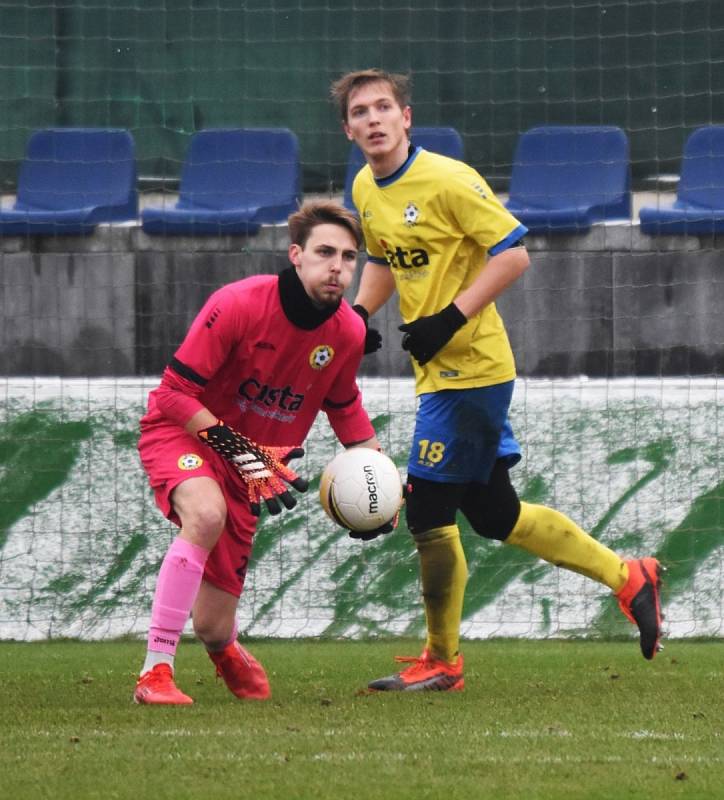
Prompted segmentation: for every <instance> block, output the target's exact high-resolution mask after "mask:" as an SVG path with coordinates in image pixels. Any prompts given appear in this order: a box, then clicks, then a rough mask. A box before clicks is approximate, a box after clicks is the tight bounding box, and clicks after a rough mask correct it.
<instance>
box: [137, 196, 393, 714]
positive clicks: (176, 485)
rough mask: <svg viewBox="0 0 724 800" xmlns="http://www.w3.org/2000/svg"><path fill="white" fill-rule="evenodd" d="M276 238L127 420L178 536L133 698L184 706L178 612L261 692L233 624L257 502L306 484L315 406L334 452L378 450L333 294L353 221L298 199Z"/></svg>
mask: <svg viewBox="0 0 724 800" xmlns="http://www.w3.org/2000/svg"><path fill="white" fill-rule="evenodd" d="M289 236H290V240H291V245H290V247H289V260H290V262H291V266H290V267H289V268H288V269H286V270H284V271H283V272H282V273H281V274H280V275H278V276H277V275H258V276H254V277H251V278H246V279H244V280H240V281H238V282H236V283H231V284H228V285H226V286H223V287H222V288H221V289H219V290H218V291H216V292H215V293H214V294H212V295H211V297H210V298H209V300H208V301H207V302H206V304H205V306H204V307H203V309H202V310H201V312H200V313H199V315H198V316H197V317H196V319H195V320H194V322H193V324H192V325H191V328H190V329H189V332H188V334H187V335H186V338H185V340H184V342H183V343H182V344H181V346H180V347H179V349H178V350H177V351H176V353H175V355H174V357H173V358H172V359H171V362H170V364H169V365H168V366H167V368H166V369H165V371H164V374H163V378H162V380H161V384H160V386H159V387H158V388H157V389H156V390H154V391H153V392H151V394H150V396H149V403H148V411H147V413H146V415H145V416H144V417H143V419H142V420H141V437H140V440H139V445H138V447H139V452H140V455H141V461H142V463H143V467H144V469H145V470H146V472H147V474H148V477H149V481H150V483H151V487H152V488H153V491H154V493H155V498H156V503H157V505H158V506H159V508H160V509H161V511H162V512H163V513H164V514H165V515H166V516H167V517H168V518H169V519H170V520H172V521H173V522H174V523H175V524H177V525H178V526H179V527H180V532H179V534H178V536H177V537H176V539H174V541H173V542H172V543H171V545H170V547H169V549H168V551H167V553H166V555H165V557H164V559H163V562H162V564H161V569H160V571H159V575H158V581H157V585H156V590H155V594H154V599H153V606H152V610H151V625H150V629H149V634H148V650H147V654H146V660H145V663H144V665H143V668H142V669H141V674H140V677H139V679H138V683H137V684H136V689H135V692H134V700H135V701H136V702H137V703H144V704H152V705H189V704H191V703H192V702H193V700H192V699H191V698H190V697H189V696H188V695H186V694H184V693H183V692H182V691H181V690H180V689H178V687H177V686H176V684H175V682H174V656H175V653H176V648H177V645H178V642H179V638H180V636H181V632H182V631H183V628H184V626H185V624H186V622H187V620H188V618H189V615H191V616H192V618H193V626H194V631H195V633H196V635H197V636H198V637H199V639H200V640H201V641H202V642H203V644H204V645H205V647H206V649H207V651H208V653H209V657H210V658H211V660H212V662H213V663H214V665H215V667H216V671H217V673H218V674H219V675H220V676H221V677H222V678H223V679H224V681H225V683H226V685H227V686H228V688H229V689H230V691H231V692H232V693H233V694H234V695H236V696H237V697H239V698H248V699H259V700H263V699H266V698H267V697H269V696H270V689H269V682H268V680H267V677H266V674H265V672H264V669H263V667H262V666H261V664H259V662H258V661H256V659H255V658H254V657H253V656H252V655H251V654H250V653H249V652H248V651H247V650H245V649H244V648H243V647H241V645H240V644H239V643H238V642H237V628H236V608H237V605H238V602H239V597H240V595H241V592H242V590H243V588H244V578H245V575H246V570H247V566H248V564H249V559H250V557H251V552H252V542H253V536H254V532H255V529H256V523H257V518H258V516H259V514H260V511H261V504H262V501H263V502H264V503H265V504H266V506H267V509H268V511H269V512H270V513H271V514H277V513H279V512H280V511H281V510H282V506H284V507H286V508H287V509H291V508H293V507H294V505H296V500H295V498H294V496H293V495H292V493H291V491H290V487H291V488H293V489H295V490H297V491H300V492H303V491H305V490H306V488H307V482H306V481H305V480H304V479H303V478H300V477H299V476H298V475H297V474H296V473H295V472H294V471H293V470H292V469H291V468H290V467H289V466H288V465H287V461H288V460H289V459H290V458H295V457H297V456H300V455H303V453H304V451H303V450H302V449H301V447H300V446H301V444H302V443H303V441H304V439H305V437H306V435H307V433H308V432H309V429H310V428H311V426H312V423H313V422H314V420H315V418H316V416H317V413H318V412H319V411H320V410H324V411H325V412H326V414H327V416H328V418H329V422H330V424H331V426H332V428H333V430H334V432H335V434H336V435H337V437H338V439H339V440H340V442H341V443H342V444H343V445H345V446H346V447H350V446H354V445H362V446H368V447H375V448H377V447H378V446H379V445H378V442H377V439H376V437H375V433H374V429H373V427H372V425H371V423H370V420H369V417H368V416H367V413H366V412H365V410H364V408H363V407H362V401H361V396H360V392H359V389H358V387H357V383H356V373H357V369H358V367H359V363H360V360H361V358H362V354H363V349H364V347H365V337H366V335H367V336H368V337H369V335H370V334H366V325H365V321H364V320H363V318H362V317H360V316H359V314H358V313H355V311H354V310H353V309H352V308H351V307H350V306H349V305H348V304H347V303H346V301H344V300H343V297H342V295H343V292H344V291H345V289H346V288H347V287H348V286H349V285H350V283H351V281H352V278H353V275H354V271H355V266H356V260H357V252H358V250H359V248H360V247H361V243H362V235H361V230H360V227H359V223H358V222H357V219H356V218H355V216H354V215H353V214H351V213H350V212H349V211H347V210H346V209H345V208H343V207H342V206H340V205H338V204H337V203H332V202H329V201H319V202H314V203H307V204H305V205H304V206H302V208H301V209H300V210H299V211H297V212H296V213H294V214H292V215H291V216H290V217H289ZM390 529H391V526H390Z"/></svg>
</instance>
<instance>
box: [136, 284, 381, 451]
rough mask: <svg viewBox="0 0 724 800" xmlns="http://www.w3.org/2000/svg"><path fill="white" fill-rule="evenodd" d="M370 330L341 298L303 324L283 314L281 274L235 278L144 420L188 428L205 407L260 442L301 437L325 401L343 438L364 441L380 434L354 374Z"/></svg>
mask: <svg viewBox="0 0 724 800" xmlns="http://www.w3.org/2000/svg"><path fill="white" fill-rule="evenodd" d="M364 338H365V326H364V323H363V322H362V320H361V318H360V317H359V316H358V315H357V314H356V313H355V312H354V311H353V310H352V309H351V308H350V306H349V304H348V303H347V302H346V301H344V300H343V301H342V303H341V305H340V306H339V308H338V309H337V311H336V312H335V313H334V314H332V316H331V317H329V318H328V319H327V320H326V321H324V322H322V323H321V324H320V325H319V326H318V327H316V328H314V329H312V330H305V329H302V328H299V327H297V326H295V325H294V324H292V322H290V321H289V319H288V318H287V316H286V314H285V313H284V310H283V308H282V304H281V301H280V298H279V278H278V277H277V276H275V275H259V276H255V277H251V278H246V279H244V280H241V281H237V282H236V283H231V284H228V285H226V286H223V287H222V288H221V289H219V290H218V291H216V292H214V294H212V295H211V297H210V298H209V299H208V301H207V302H206V304H205V305H204V307H203V308H202V310H201V312H200V313H199V315H198V316H197V317H196V319H195V320H194V322H193V324H192V325H191V328H190V329H189V332H188V334H187V336H186V338H185V339H184V341H183V343H182V344H181V346H180V347H179V349H178V350H177V351H176V354H175V356H174V358H173V360H172V361H171V364H170V365H169V366H168V367H167V368H166V370H165V371H164V375H163V379H162V381H161V385H160V386H159V387H158V389H156V390H154V391H153V392H151V394H150V395H149V403H148V412H147V414H146V415H145V416H144V417H143V419H142V420H141V427H142V429H149V428H150V427H152V426H155V425H166V424H169V423H172V424H175V425H179V426H181V427H183V426H184V425H185V424H186V423H187V422H188V420H189V419H191V417H192V416H193V415H194V414H195V413H196V412H197V411H198V410H200V409H201V408H202V407H203V406H206V408H208V409H209V410H210V411H211V412H212V413H213V414H215V415H216V416H217V417H218V418H219V419H222V420H224V421H225V422H226V423H227V424H229V425H231V426H232V427H233V428H235V429H236V430H237V431H239V432H240V433H242V434H244V435H246V436H248V437H249V438H250V439H253V440H254V441H255V442H258V443H259V444H265V445H300V444H302V442H303V441H304V439H305V437H306V435H307V433H308V432H309V429H310V428H311V426H312V423H313V422H314V419H315V417H316V415H317V413H318V411H319V410H320V409H323V410H324V411H325V412H326V413H327V415H328V417H329V421H330V424H331V425H332V428H333V429H334V432H335V433H336V435H337V437H338V438H339V440H340V441H341V442H342V443H343V444H352V443H355V442H360V441H364V440H365V439H369V438H370V437H372V436H374V429H373V428H372V425H371V423H370V421H369V417H368V416H367V413H366V412H365V410H364V408H363V407H362V401H361V396H360V392H359V389H358V387H357V383H356V374H357V369H358V367H359V363H360V360H361V358H362V350H363V343H364Z"/></svg>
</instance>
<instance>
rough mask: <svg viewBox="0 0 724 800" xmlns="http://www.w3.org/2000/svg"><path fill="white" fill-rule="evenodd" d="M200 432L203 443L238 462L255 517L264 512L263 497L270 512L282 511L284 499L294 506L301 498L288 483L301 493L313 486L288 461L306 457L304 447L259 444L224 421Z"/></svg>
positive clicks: (228, 459)
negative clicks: (280, 502) (289, 465)
mask: <svg viewBox="0 0 724 800" xmlns="http://www.w3.org/2000/svg"><path fill="white" fill-rule="evenodd" d="M198 435H199V438H200V439H201V440H202V441H203V442H206V444H208V445H209V447H211V448H212V449H214V450H216V452H217V453H219V455H221V456H223V457H224V458H225V459H226V460H227V461H229V462H230V463H231V464H233V465H234V467H235V468H236V471H237V472H238V473H239V475H240V477H241V479H242V480H243V481H244V483H245V484H246V487H247V490H248V493H249V505H250V507H251V513H252V514H253V515H254V516H255V517H258V516H259V515H260V514H261V501H262V500H263V501H264V502H265V503H266V507H267V509H268V511H269V513H270V514H279V513H280V512H281V510H282V509H281V506H280V505H279V501H280V500H281V501H282V503H283V504H284V507H285V508H294V506H295V505H296V504H297V501H296V499H295V498H294V497H293V496H292V494H291V492H290V491H289V489H288V488H287V487H286V484H285V482H286V483H288V484H290V485H291V486H293V487H294V488H295V489H296V490H297V491H298V492H306V491H307V488H308V487H309V483H308V482H307V481H306V480H305V479H304V478H300V477H299V475H297V473H296V472H294V470H292V469H290V468H289V467H288V466H287V465H286V464H285V463H284V461H285V460H287V459H290V458H299V456H303V455H304V450H303V449H302V448H301V447H267V446H265V445H261V444H256V442H253V441H252V440H251V439H248V438H247V437H246V436H242V435H241V434H240V433H238V432H237V431H235V430H234V429H233V428H231V427H229V426H228V425H226V424H225V423H224V422H223V421H222V420H218V421H217V423H216V425H211V426H210V427H209V428H205V429H204V430H202V431H199V434H198Z"/></svg>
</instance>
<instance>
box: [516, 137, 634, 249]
mask: <svg viewBox="0 0 724 800" xmlns="http://www.w3.org/2000/svg"><path fill="white" fill-rule="evenodd" d="M508 197H509V199H508V202H507V203H506V206H507V207H508V209H509V210H510V212H511V213H512V214H514V215H515V216H516V217H517V218H518V219H519V220H520V221H521V222H522V223H523V224H524V225H525V226H526V227H527V228H528V229H529V230H530V232H531V233H533V234H548V233H585V232H586V231H587V230H589V229H590V227H591V225H592V224H593V223H594V222H603V221H605V220H619V219H624V220H627V221H630V219H631V168H630V162H629V147H628V139H627V138H626V134H625V133H624V132H623V131H622V130H621V129H620V128H615V127H612V126H578V125H571V126H556V125H550V126H541V127H537V128H531V129H530V130H529V131H526V132H525V133H523V134H521V136H520V138H519V139H518V145H517V147H516V151H515V156H514V160H513V171H512V174H511V179H510V191H509V196H508Z"/></svg>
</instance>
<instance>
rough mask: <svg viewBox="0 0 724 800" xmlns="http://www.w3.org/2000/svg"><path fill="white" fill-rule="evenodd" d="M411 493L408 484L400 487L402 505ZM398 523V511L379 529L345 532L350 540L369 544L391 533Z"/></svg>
mask: <svg viewBox="0 0 724 800" xmlns="http://www.w3.org/2000/svg"><path fill="white" fill-rule="evenodd" d="M411 491H412V486H410V484H407V485H405V484H403V485H402V502H403V504H404V502H405V499H406V498H407V495H408V494H410V492H411ZM399 521H400V512H399V511H398V512H397V513H396V514H395V516H394V517H392V519H391V520H390V521H389V522H385V524H384V525H380V527H379V528H375V529H374V530H373V531H347V533H348V534H349V537H350V539H359V540H360V541H362V542H371V541H372V539H376V538H377V537H378V536H385V535H386V534H388V533H392V531H394V530H395V528H396V527H397V523H398V522H399Z"/></svg>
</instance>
